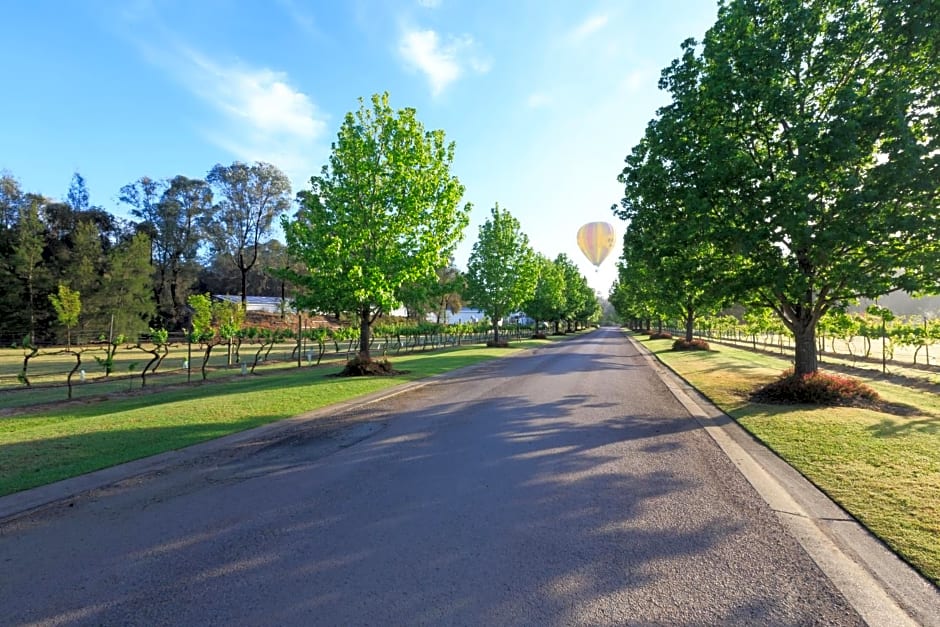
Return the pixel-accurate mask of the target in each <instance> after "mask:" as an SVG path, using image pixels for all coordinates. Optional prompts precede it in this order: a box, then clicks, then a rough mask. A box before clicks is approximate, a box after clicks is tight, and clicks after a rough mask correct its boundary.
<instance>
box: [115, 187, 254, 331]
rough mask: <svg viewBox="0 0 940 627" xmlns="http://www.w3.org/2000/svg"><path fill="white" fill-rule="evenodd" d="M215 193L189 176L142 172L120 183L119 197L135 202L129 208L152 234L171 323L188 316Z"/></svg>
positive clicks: (162, 309)
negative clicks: (157, 177) (167, 176)
mask: <svg viewBox="0 0 940 627" xmlns="http://www.w3.org/2000/svg"><path fill="white" fill-rule="evenodd" d="M212 198H213V196H212V189H211V188H210V187H209V184H208V183H207V182H205V181H202V180H199V179H191V178H187V177H185V176H175V177H173V178H172V179H170V180H169V181H155V180H153V179H150V178H148V177H142V178H141V179H139V180H138V181H136V182H135V183H132V184H129V185H125V186H124V187H122V188H121V195H120V199H121V202H123V203H125V204H128V205H130V206H131V207H132V209H131V214H132V215H134V216H135V217H137V218H139V219H141V220H142V221H143V224H142V228H141V230H142V231H144V232H146V233H147V234H148V235H149V236H150V241H151V251H150V257H151V264H152V267H153V280H154V289H153V291H154V296H155V298H156V301H157V309H158V312H159V314H160V315H161V316H162V317H163V318H165V319H166V320H167V321H168V322H169V323H170V325H175V324H177V323H179V322H180V321H181V320H182V318H183V316H184V311H183V310H184V306H185V302H186V296H187V294H188V293H189V290H190V288H191V286H192V284H193V283H194V281H195V279H196V260H197V257H198V255H199V249H200V245H201V244H202V243H203V240H204V238H205V236H206V229H205V227H206V224H207V222H208V220H209V217H210V215H211V213H212ZM230 271H231V272H232V273H234V272H235V268H234V267H232V268H230Z"/></svg>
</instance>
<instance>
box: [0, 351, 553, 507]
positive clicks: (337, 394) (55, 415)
mask: <svg viewBox="0 0 940 627" xmlns="http://www.w3.org/2000/svg"><path fill="white" fill-rule="evenodd" d="M544 343H545V341H533V340H529V341H520V342H513V344H512V348H509V349H493V348H484V347H480V346H473V347H466V348H457V349H449V350H444V351H439V352H428V353H417V354H411V355H403V356H400V357H393V358H391V359H390V361H391V362H392V364H393V365H394V367H395V368H396V369H397V370H402V371H407V374H404V375H400V376H393V377H355V378H337V377H330V376H328V375H331V374H334V373H336V372H338V370H339V369H340V366H339V365H337V364H336V363H333V364H330V365H324V366H320V367H306V368H296V367H294V368H288V367H285V368H283V369H280V370H266V371H265V372H264V374H261V375H253V376H246V377H241V376H237V375H236V376H232V377H230V378H228V379H226V380H225V381H215V382H210V383H208V384H195V385H191V386H180V387H175V388H171V389H166V388H160V389H158V390H155V391H153V392H148V393H144V394H140V393H137V394H134V395H128V394H121V395H116V396H113V397H109V398H105V399H103V400H102V399H101V398H97V399H93V400H91V401H90V402H73V403H58V404H55V405H50V406H48V407H47V408H38V409H37V410H36V411H29V412H26V413H18V414H13V415H8V416H0V496H2V495H4V494H10V493H12V492H17V491H20V490H25V489H28V488H32V487H36V486H39V485H44V484H47V483H51V482H53V481H58V480H60V479H65V478H68V477H73V476H76V475H80V474H84V473H87V472H91V471H93V470H98V469H100V468H106V467H108V466H113V465H115V464H119V463H122V462H126V461H130V460H134V459H139V458H141V457H146V456H149V455H155V454H157V453H162V452H164V451H169V450H173V449H178V448H182V447H185V446H189V445H191V444H195V443H197V442H201V441H203V440H208V439H212V438H218V437H221V436H223V435H228V434H230V433H235V432H237V431H242V430H244V429H249V428H251V427H256V426H259V425H262V424H265V423H268V422H273V421H275V420H280V419H283V418H288V417H291V416H296V415H298V414H301V413H304V412H306V411H310V410H313V409H317V408H320V407H325V406H327V405H331V404H333V403H337V402H341V401H345V400H349V399H352V398H355V397H357V396H361V395H363V394H368V393H371V392H376V391H379V390H382V389H385V388H390V387H392V386H395V385H398V384H400V383H404V382H407V381H413V380H417V379H421V378H424V377H429V376H432V375H436V374H440V373H443V372H446V371H448V370H453V369H456V368H460V367H463V366H468V365H471V364H474V363H477V362H480V361H484V360H487V359H493V358H496V357H500V356H503V355H507V354H511V353H513V352H515V351H516V350H517V349H518V348H524V347H528V346H537V345H541V344H544ZM125 389H126V388H125Z"/></svg>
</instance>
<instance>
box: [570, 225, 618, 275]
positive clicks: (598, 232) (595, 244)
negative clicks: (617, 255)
mask: <svg viewBox="0 0 940 627" xmlns="http://www.w3.org/2000/svg"><path fill="white" fill-rule="evenodd" d="M578 246H579V247H580V248H581V252H583V253H584V256H585V257H587V258H588V260H590V262H591V263H593V264H594V265H595V266H597V267H598V268H600V265H601V263H602V262H603V261H604V259H606V258H607V255H609V254H610V251H611V250H613V248H614V227H612V226H611V225H609V224H607V223H606V222H588V223H587V224H585V225H584V226H582V227H581V228H580V229H578Z"/></svg>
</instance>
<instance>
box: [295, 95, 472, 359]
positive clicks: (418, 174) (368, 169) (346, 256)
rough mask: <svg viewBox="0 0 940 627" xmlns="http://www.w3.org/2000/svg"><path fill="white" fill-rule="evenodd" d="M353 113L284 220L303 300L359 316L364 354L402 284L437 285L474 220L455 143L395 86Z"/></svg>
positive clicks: (307, 306) (316, 306)
mask: <svg viewBox="0 0 940 627" xmlns="http://www.w3.org/2000/svg"><path fill="white" fill-rule="evenodd" d="M370 104H371V106H369V105H367V104H366V103H365V102H364V101H363V100H361V99H360V101H359V110H358V111H356V112H355V113H353V112H350V113H347V114H346V117H345V119H344V121H343V124H342V126H341V127H340V130H339V134H338V136H337V139H336V141H335V142H334V143H333V146H332V154H331V155H330V162H329V164H328V165H325V166H324V167H323V170H322V172H321V174H320V175H319V176H314V177H312V178H311V179H310V184H311V189H310V190H305V191H302V192H300V194H298V198H299V200H300V203H301V207H300V210H299V211H298V212H297V215H296V216H295V218H294V219H293V220H287V219H284V220H282V223H283V225H284V232H285V234H286V236H287V246H288V250H289V251H290V254H291V256H292V257H293V258H295V259H298V260H301V261H303V263H304V265H305V266H306V267H307V269H308V272H306V273H299V272H296V271H288V272H287V275H288V276H290V277H291V279H292V280H293V281H295V282H296V283H297V284H298V285H299V286H301V287H302V289H303V293H302V294H301V295H298V296H297V297H296V301H297V302H298V303H299V304H300V306H301V307H302V308H304V309H310V310H315V311H344V312H350V313H352V314H353V315H354V316H355V317H356V319H357V320H358V322H359V331H360V333H359V341H360V344H359V358H360V360H363V361H369V359H370V355H369V341H370V338H371V330H372V323H373V322H374V321H375V319H376V318H377V317H378V316H379V315H380V314H381V313H384V312H389V311H391V310H392V309H394V308H395V307H397V306H398V305H399V303H400V302H401V299H402V287H403V286H405V285H409V284H433V283H435V282H436V281H437V275H436V274H435V271H436V270H437V269H439V268H441V267H444V266H445V265H446V264H447V262H448V259H449V258H450V255H451V253H452V252H453V250H454V248H455V247H456V245H457V243H458V242H459V241H460V239H461V238H462V237H463V231H464V229H465V228H466V225H467V223H468V221H469V218H468V214H469V210H470V205H469V204H466V205H463V206H461V205H460V201H461V198H462V196H463V192H464V188H463V185H461V184H460V181H459V180H458V179H457V177H456V176H454V175H452V174H451V171H450V169H451V163H452V162H453V159H454V144H453V142H450V143H448V142H447V141H446V139H445V135H444V131H442V130H434V131H426V130H425V129H424V126H423V125H422V124H421V122H420V121H419V120H418V118H417V112H416V111H415V110H414V109H412V108H405V109H400V110H398V111H394V110H393V109H392V108H391V106H390V105H389V98H388V94H383V95H375V96H372V99H371V103H370Z"/></svg>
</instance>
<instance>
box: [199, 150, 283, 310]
mask: <svg viewBox="0 0 940 627" xmlns="http://www.w3.org/2000/svg"><path fill="white" fill-rule="evenodd" d="M206 181H207V182H208V183H209V185H211V186H212V188H213V191H214V197H215V199H216V205H215V206H214V207H213V211H212V218H211V220H209V221H208V223H207V226H206V232H207V234H208V236H209V241H210V243H211V244H212V246H213V248H214V249H215V251H216V252H217V253H223V254H227V255H228V256H229V258H230V259H231V260H232V261H233V262H234V263H235V267H237V268H238V271H239V272H240V273H241V290H240V293H241V297H242V306H245V303H246V299H247V296H248V272H249V271H250V270H251V269H252V268H253V267H254V265H255V263H256V262H257V261H258V249H259V247H260V246H261V244H262V242H263V241H264V240H265V238H266V237H268V235H269V234H270V232H271V227H272V226H274V221H275V220H276V219H277V218H278V217H279V216H281V215H283V214H284V213H285V212H287V210H288V209H290V205H291V188H290V180H289V179H288V178H287V176H286V175H285V174H284V173H283V172H281V171H280V170H279V169H278V168H277V167H276V166H273V165H271V164H270V163H255V164H253V165H248V164H246V163H241V162H238V161H236V162H235V163H233V164H232V165H230V166H223V165H221V164H217V165H216V166H215V167H213V168H212V170H210V171H209V175H208V176H207V177H206ZM181 191H182V190H181ZM184 198H185V196H184Z"/></svg>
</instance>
